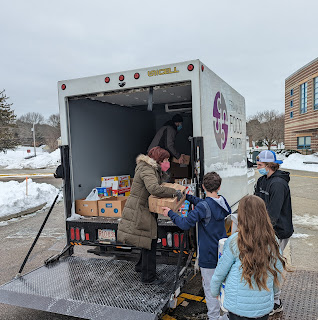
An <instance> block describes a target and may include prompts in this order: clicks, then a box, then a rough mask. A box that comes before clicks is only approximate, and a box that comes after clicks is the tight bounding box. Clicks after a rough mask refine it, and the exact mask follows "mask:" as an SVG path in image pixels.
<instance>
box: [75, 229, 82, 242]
mask: <svg viewBox="0 0 318 320" xmlns="http://www.w3.org/2000/svg"><path fill="white" fill-rule="evenodd" d="M75 239H76V240H77V241H79V240H80V239H81V236H80V229H79V228H76V229H75Z"/></svg>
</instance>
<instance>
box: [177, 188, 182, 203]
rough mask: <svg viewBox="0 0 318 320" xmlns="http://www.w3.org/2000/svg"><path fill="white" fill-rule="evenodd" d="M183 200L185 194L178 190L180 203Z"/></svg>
mask: <svg viewBox="0 0 318 320" xmlns="http://www.w3.org/2000/svg"><path fill="white" fill-rule="evenodd" d="M182 198H183V193H182V192H181V191H180V190H177V199H178V201H180V200H181V199H182Z"/></svg>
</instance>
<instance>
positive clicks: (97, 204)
mask: <svg viewBox="0 0 318 320" xmlns="http://www.w3.org/2000/svg"><path fill="white" fill-rule="evenodd" d="M130 188H131V179H130V176H129V175H124V176H112V177H102V178H101V187H97V188H96V189H97V190H98V196H99V197H100V200H93V201H92V200H85V199H80V200H76V201H75V212H76V213H77V214H80V215H82V216H88V217H97V216H101V217H112V218H117V217H121V215H122V212H123V209H124V206H125V203H126V201H127V198H128V196H129V195H130Z"/></svg>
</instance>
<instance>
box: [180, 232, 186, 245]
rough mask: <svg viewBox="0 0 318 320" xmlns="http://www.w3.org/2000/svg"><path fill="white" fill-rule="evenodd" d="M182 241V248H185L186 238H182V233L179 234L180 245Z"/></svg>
mask: <svg viewBox="0 0 318 320" xmlns="http://www.w3.org/2000/svg"><path fill="white" fill-rule="evenodd" d="M182 241H183V248H186V247H187V244H186V240H185V238H184V234H183V233H181V234H180V246H181V243H182Z"/></svg>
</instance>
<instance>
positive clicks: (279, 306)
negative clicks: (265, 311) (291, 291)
mask: <svg viewBox="0 0 318 320" xmlns="http://www.w3.org/2000/svg"><path fill="white" fill-rule="evenodd" d="M281 311H283V305H282V302H281V300H279V304H277V303H274V309H273V310H272V311H271V312H270V313H269V315H270V316H272V315H273V314H275V313H278V312H281Z"/></svg>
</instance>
